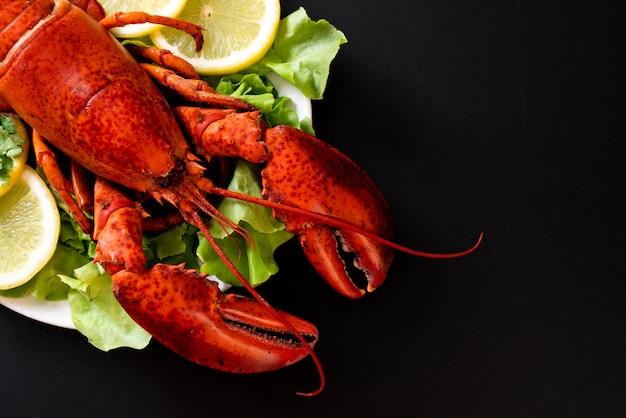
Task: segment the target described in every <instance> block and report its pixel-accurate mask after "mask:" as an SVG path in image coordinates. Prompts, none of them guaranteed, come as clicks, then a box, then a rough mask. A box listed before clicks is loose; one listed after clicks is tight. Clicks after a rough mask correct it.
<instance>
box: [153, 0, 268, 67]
mask: <svg viewBox="0 0 626 418" xmlns="http://www.w3.org/2000/svg"><path fill="white" fill-rule="evenodd" d="M178 18H179V19H181V20H185V21H188V22H192V23H195V24H197V25H199V26H201V27H202V28H203V31H202V34H203V36H204V45H203V47H202V49H201V50H200V51H197V52H196V50H195V43H194V40H193V39H192V38H191V36H189V35H188V34H186V33H184V32H181V31H179V30H176V29H172V28H167V27H162V28H160V29H158V30H156V31H154V32H152V33H151V34H150V38H151V39H152V42H153V43H154V44H155V45H156V46H157V47H159V48H163V49H167V50H169V51H171V52H172V53H173V54H175V55H177V56H179V57H181V58H183V59H185V60H187V61H189V62H190V63H191V64H192V65H193V66H194V67H195V68H196V71H197V72H198V73H199V74H204V75H223V74H230V73H234V72H237V71H239V70H242V69H244V68H246V67H249V66H250V65H252V64H254V63H255V62H257V61H258V60H260V59H261V58H263V56H264V55H265V53H266V52H267V50H268V49H269V48H270V47H271V46H272V43H273V42H274V38H275V37H276V31H277V30H278V23H279V21H280V2H279V0H188V1H187V5H186V6H185V7H184V9H183V10H182V12H181V13H180V15H178Z"/></svg>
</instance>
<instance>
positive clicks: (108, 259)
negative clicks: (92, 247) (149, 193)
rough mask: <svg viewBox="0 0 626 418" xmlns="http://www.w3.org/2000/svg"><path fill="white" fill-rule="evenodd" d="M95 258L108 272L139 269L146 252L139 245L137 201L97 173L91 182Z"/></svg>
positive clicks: (139, 223) (140, 232) (140, 226)
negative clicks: (93, 183) (97, 175)
mask: <svg viewBox="0 0 626 418" xmlns="http://www.w3.org/2000/svg"><path fill="white" fill-rule="evenodd" d="M94 196H95V206H94V219H95V228H94V233H93V236H94V240H97V241H98V243H97V245H96V256H95V257H94V261H95V262H99V263H100V264H101V265H102V267H104V269H105V270H106V271H107V272H109V273H110V274H113V273H116V272H118V271H120V270H123V269H125V270H129V271H132V272H136V273H141V272H142V271H143V270H144V268H145V267H146V255H145V254H144V252H143V248H142V247H141V237H142V220H141V209H140V207H139V206H138V204H137V203H136V202H134V201H132V200H131V199H129V198H128V197H127V196H126V195H125V194H124V193H123V192H122V191H121V190H120V189H119V187H117V186H116V185H114V184H113V183H111V182H110V181H108V180H105V179H103V178H102V177H98V178H97V179H96V185H95V192H94Z"/></svg>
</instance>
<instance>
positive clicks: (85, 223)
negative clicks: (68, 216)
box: [32, 131, 93, 234]
mask: <svg viewBox="0 0 626 418" xmlns="http://www.w3.org/2000/svg"><path fill="white" fill-rule="evenodd" d="M32 143H33V149H34V150H35V156H36V159H37V164H39V165H40V166H41V167H42V168H43V171H44V172H45V173H46V177H47V178H48V181H49V182H50V184H51V185H52V187H54V189H55V190H56V191H57V193H58V195H59V196H60V197H61V199H63V202H65V204H66V205H67V207H68V210H69V211H70V212H71V213H72V215H74V218H75V219H76V222H78V225H80V227H81V229H82V230H83V231H84V232H85V233H87V234H91V230H92V229H93V224H92V222H91V220H90V219H89V218H87V216H86V215H85V213H84V212H83V211H82V210H81V208H80V207H79V205H78V204H77V203H76V201H75V200H74V198H73V197H72V194H71V192H70V190H72V189H73V186H72V184H71V182H70V181H69V180H67V179H66V178H65V177H64V176H63V173H61V169H60V168H59V165H58V164H57V161H56V157H55V155H54V153H53V152H52V150H51V149H50V148H49V147H48V145H47V144H46V143H45V141H44V139H43V138H42V137H41V135H40V134H39V132H37V131H33V135H32Z"/></svg>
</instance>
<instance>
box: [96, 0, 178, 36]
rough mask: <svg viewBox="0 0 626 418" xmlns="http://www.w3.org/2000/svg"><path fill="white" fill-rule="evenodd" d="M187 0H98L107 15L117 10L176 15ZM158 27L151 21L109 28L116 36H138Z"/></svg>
mask: <svg viewBox="0 0 626 418" xmlns="http://www.w3.org/2000/svg"><path fill="white" fill-rule="evenodd" d="M185 3H187V0H100V4H101V5H102V7H104V11H105V12H106V14H107V16H109V15H112V14H115V13H117V12H145V13H148V14H151V15H158V16H165V17H177V16H178V15H179V14H180V12H181V11H182V10H183V7H185ZM159 27H160V25H155V24H152V23H141V24H137V25H126V26H122V27H119V28H113V29H111V33H112V34H113V36H115V37H118V38H138V37H141V36H146V35H148V34H149V33H150V32H154V31H155V30H157V29H158V28H159Z"/></svg>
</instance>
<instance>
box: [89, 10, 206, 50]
mask: <svg viewBox="0 0 626 418" xmlns="http://www.w3.org/2000/svg"><path fill="white" fill-rule="evenodd" d="M99 23H100V25H101V26H102V27H104V28H105V29H113V28H118V27H120V26H126V25H134V24H138V23H155V24H158V25H165V26H169V27H171V28H175V29H180V30H182V31H184V32H187V33H188V34H189V35H191V36H192V37H193V38H194V40H195V41H196V50H197V51H199V50H200V49H202V42H203V38H202V28H201V27H200V26H198V25H195V24H193V23H190V22H186V21H184V20H179V19H173V18H171V17H165V16H155V15H151V14H148V13H144V12H127V13H124V12H118V13H114V14H112V15H109V16H107V17H105V18H104V19H101V20H100V22H99Z"/></svg>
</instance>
